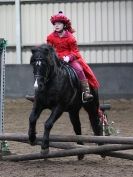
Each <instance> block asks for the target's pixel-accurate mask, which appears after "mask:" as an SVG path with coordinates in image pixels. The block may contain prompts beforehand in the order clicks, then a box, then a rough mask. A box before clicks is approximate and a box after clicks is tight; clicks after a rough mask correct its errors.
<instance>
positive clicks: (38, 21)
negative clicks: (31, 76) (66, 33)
mask: <svg viewBox="0 0 133 177" xmlns="http://www.w3.org/2000/svg"><path fill="white" fill-rule="evenodd" d="M59 10H62V11H63V12H64V14H65V15H66V16H68V17H69V18H70V19H71V21H72V24H73V28H74V29H75V30H76V33H75V37H76V38H77V41H78V44H79V45H80V51H81V53H82V55H83V56H84V58H85V60H86V61H87V62H88V63H125V62H126V63H128V62H133V1H132V0H112V1H111V0H108V1H106V0H105V1H100V0H99V1H86V2H71V3H70V2H65V3H46V2H41V3H39V1H37V3H32V2H30V3H26V2H25V3H23V1H21V25H22V30H21V31H22V51H23V52H22V62H23V63H29V60H30V55H31V53H30V50H29V47H28V46H33V45H38V44H40V43H43V42H44V41H45V39H46V36H47V34H49V33H50V32H52V30H53V27H52V25H51V23H50V21H49V19H50V17H51V15H53V14H56V13H58V11H59ZM2 22H3V23H2ZM0 24H3V25H2V26H1V27H0V36H1V37H2V38H3V37H4V38H5V39H6V40H8V44H9V46H15V5H14V4H5V5H3V4H2V5H1V4H0ZM23 47H24V49H23ZM27 47H28V48H27ZM6 63H16V56H15V50H14V49H13V50H12V48H11V49H10V51H8V52H7V61H6Z"/></svg>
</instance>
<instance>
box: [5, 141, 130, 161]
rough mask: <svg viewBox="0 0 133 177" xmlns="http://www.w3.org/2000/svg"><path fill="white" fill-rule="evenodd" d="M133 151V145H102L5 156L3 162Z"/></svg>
mask: <svg viewBox="0 0 133 177" xmlns="http://www.w3.org/2000/svg"><path fill="white" fill-rule="evenodd" d="M127 149H133V145H120V144H117V145H102V146H97V147H89V148H88V147H85V148H74V149H67V150H60V151H53V152H49V153H48V154H42V153H35V154H25V155H10V156H3V157H2V160H8V161H25V160H37V159H45V158H57V157H68V156H75V155H85V154H102V153H103V154H104V153H108V152H110V151H119V150H127Z"/></svg>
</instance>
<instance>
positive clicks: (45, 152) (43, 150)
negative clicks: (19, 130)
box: [41, 148, 49, 154]
mask: <svg viewBox="0 0 133 177" xmlns="http://www.w3.org/2000/svg"><path fill="white" fill-rule="evenodd" d="M48 153H49V148H46V149H41V154H48Z"/></svg>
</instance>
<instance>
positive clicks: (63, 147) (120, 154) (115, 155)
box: [40, 142, 133, 160]
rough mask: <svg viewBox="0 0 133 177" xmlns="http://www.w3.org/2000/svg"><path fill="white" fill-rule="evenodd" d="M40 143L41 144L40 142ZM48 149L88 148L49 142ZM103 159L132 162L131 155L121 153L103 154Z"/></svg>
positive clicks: (132, 156)
mask: <svg viewBox="0 0 133 177" xmlns="http://www.w3.org/2000/svg"><path fill="white" fill-rule="evenodd" d="M40 143H41V142H40ZM50 147H54V148H59V149H74V148H81V147H89V146H86V145H76V144H70V143H69V144H68V143H64V142H61V143H60V142H50ZM97 155H101V154H100V153H97ZM104 155H105V157H106V156H109V157H115V158H122V159H127V160H133V155H132V154H128V153H123V152H112V151H111V152H107V153H104Z"/></svg>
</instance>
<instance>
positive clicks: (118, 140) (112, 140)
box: [0, 133, 133, 144]
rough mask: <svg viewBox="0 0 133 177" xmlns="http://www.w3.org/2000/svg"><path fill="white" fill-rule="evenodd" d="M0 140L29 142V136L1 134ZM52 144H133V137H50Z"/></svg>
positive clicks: (38, 136)
mask: <svg viewBox="0 0 133 177" xmlns="http://www.w3.org/2000/svg"><path fill="white" fill-rule="evenodd" d="M0 140H8V141H18V142H23V141H28V135H27V134H23V133H4V134H0ZM37 141H42V136H41V135H37ZM50 141H51V142H85V143H105V144H106V143H107V144H133V137H117V136H88V135H50Z"/></svg>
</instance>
